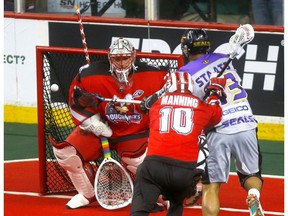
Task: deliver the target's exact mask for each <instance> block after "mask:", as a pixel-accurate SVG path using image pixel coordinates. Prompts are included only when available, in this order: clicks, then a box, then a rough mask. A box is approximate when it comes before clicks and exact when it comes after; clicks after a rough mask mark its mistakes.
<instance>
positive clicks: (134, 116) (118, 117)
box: [105, 90, 143, 124]
mask: <svg viewBox="0 0 288 216" xmlns="http://www.w3.org/2000/svg"><path fill="white" fill-rule="evenodd" d="M142 94H143V91H142V90H137V91H136V92H135V93H134V94H133V95H131V94H127V95H126V96H125V98H124V99H127V100H132V99H134V98H137V97H140V96H141V95H142ZM135 108H136V107H135V104H133V103H119V102H116V103H115V102H110V103H107V105H106V108H105V113H106V117H107V118H108V119H109V121H111V122H114V123H117V122H126V123H127V124H129V123H136V124H139V123H140V121H141V120H142V114H140V113H139V112H138V111H137V110H136V109H135Z"/></svg>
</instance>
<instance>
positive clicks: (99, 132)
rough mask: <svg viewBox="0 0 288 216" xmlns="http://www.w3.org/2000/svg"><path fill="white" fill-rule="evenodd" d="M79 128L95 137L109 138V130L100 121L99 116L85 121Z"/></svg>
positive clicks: (96, 115)
mask: <svg viewBox="0 0 288 216" xmlns="http://www.w3.org/2000/svg"><path fill="white" fill-rule="evenodd" d="M80 128H81V129H82V130H84V131H89V132H92V133H94V134H95V135H96V136H98V137H99V136H104V137H111V136H112V130H111V128H110V127H109V126H108V125H107V124H105V123H103V122H102V121H101V118H100V115H99V114H95V115H93V116H91V117H90V118H88V119H86V120H85V121H83V122H82V124H81V125H80Z"/></svg>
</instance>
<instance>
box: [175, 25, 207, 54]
mask: <svg viewBox="0 0 288 216" xmlns="http://www.w3.org/2000/svg"><path fill="white" fill-rule="evenodd" d="M181 50H182V53H183V55H184V56H185V57H186V58H188V56H189V55H190V54H192V55H194V54H200V53H203V54H207V53H208V52H209V50H210V40H209V38H208V35H207V33H206V31H205V30H203V29H188V30H186V31H185V32H184V34H183V35H182V37H181Z"/></svg>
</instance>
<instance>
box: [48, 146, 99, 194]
mask: <svg viewBox="0 0 288 216" xmlns="http://www.w3.org/2000/svg"><path fill="white" fill-rule="evenodd" d="M53 151H54V154H55V156H56V158H57V161H58V163H59V164H60V165H61V167H62V168H63V169H65V170H66V171H67V174H68V176H69V177H70V179H71V181H72V183H73V185H74V187H75V189H76V190H77V191H78V193H80V194H82V195H84V196H85V197H86V198H88V199H89V198H92V197H94V187H93V181H94V172H93V168H92V166H91V165H90V164H88V163H83V162H82V160H81V158H80V157H79V156H78V155H77V151H76V149H75V148H74V147H73V146H66V147H64V148H63V149H57V148H53ZM83 164H84V166H83ZM89 165H90V166H89Z"/></svg>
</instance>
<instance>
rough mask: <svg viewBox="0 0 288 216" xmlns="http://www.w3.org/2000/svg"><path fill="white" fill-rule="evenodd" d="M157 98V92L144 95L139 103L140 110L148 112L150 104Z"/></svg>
mask: <svg viewBox="0 0 288 216" xmlns="http://www.w3.org/2000/svg"><path fill="white" fill-rule="evenodd" d="M157 100H158V94H153V95H150V96H149V97H144V98H143V100H142V101H141V103H140V110H141V111H142V112H144V113H146V114H147V113H148V112H149V110H150V108H151V106H152V105H153V104H154V103H155V102H156V101H157Z"/></svg>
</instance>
